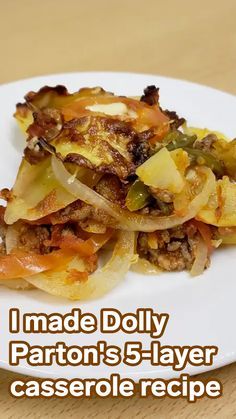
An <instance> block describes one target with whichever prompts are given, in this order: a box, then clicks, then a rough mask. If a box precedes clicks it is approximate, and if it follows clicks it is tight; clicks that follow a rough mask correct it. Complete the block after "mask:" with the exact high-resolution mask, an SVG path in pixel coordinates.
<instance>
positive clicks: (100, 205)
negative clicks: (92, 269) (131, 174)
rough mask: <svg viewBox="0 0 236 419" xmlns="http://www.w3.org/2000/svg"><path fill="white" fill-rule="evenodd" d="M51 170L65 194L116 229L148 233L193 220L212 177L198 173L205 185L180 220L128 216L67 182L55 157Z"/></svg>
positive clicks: (205, 171)
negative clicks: (104, 217)
mask: <svg viewBox="0 0 236 419" xmlns="http://www.w3.org/2000/svg"><path fill="white" fill-rule="evenodd" d="M52 169H53V172H54V175H55V177H56V178H57V180H58V181H59V182H60V184H61V185H62V186H63V187H64V188H65V189H66V190H67V191H68V192H70V193H71V194H72V195H74V196H75V197H76V198H77V199H80V200H81V201H83V202H86V203H87V204H89V205H92V206H93V207H94V208H96V209H99V210H103V211H105V212H106V213H107V214H109V215H110V216H111V217H113V218H114V219H116V220H117V221H118V223H117V228H119V229H123V230H131V231H143V232H152V231H155V230H166V229H168V228H172V227H176V226H177V225H180V224H183V223H184V222H186V221H188V220H190V219H191V218H194V217H195V216H196V215H197V213H198V212H199V211H200V210H201V208H203V207H204V206H205V205H206V204H207V202H208V199H209V196H210V194H211V193H212V191H213V189H214V186H215V176H214V174H213V172H212V171H211V169H209V168H208V167H202V168H201V169H199V170H201V173H202V174H203V175H205V178H206V179H205V183H204V185H203V188H202V191H201V192H200V193H199V194H198V195H197V196H195V198H193V200H192V201H191V202H190V204H189V207H188V209H187V212H186V215H184V216H182V217H180V216H177V215H170V216H168V217H154V216H148V215H141V214H134V213H130V212H129V211H126V210H123V209H122V208H120V207H119V206H118V205H116V204H114V203H111V202H110V201H108V200H107V199H106V198H104V197H103V196H101V195H99V194H98V193H97V192H95V191H94V190H92V189H91V188H89V187H88V186H87V185H85V184H83V183H82V182H80V181H79V180H78V179H74V180H73V182H71V174H70V173H69V172H68V171H67V170H66V168H65V167H64V165H63V163H62V162H61V161H59V160H58V159H57V158H56V157H55V156H52Z"/></svg>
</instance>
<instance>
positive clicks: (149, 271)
mask: <svg viewBox="0 0 236 419" xmlns="http://www.w3.org/2000/svg"><path fill="white" fill-rule="evenodd" d="M131 271H132V272H135V273H138V274H144V275H158V274H160V273H161V272H162V271H161V269H160V268H158V266H156V265H153V263H151V262H149V260H147V259H143V258H138V260H137V262H136V263H134V264H133V265H132V266H131Z"/></svg>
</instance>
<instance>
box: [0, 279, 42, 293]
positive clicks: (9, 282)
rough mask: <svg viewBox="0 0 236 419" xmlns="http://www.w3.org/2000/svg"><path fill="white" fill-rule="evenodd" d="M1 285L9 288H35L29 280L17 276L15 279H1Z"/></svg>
mask: <svg viewBox="0 0 236 419" xmlns="http://www.w3.org/2000/svg"><path fill="white" fill-rule="evenodd" d="M0 285H3V286H5V287H7V288H10V289H13V290H24V291H25V290H31V289H33V288H34V286H33V285H31V284H30V283H29V282H27V281H26V280H25V279H23V278H15V279H0Z"/></svg>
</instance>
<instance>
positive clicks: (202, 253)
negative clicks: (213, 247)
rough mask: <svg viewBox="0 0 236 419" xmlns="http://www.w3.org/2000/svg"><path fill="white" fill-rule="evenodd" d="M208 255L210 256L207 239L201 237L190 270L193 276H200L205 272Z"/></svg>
mask: <svg viewBox="0 0 236 419" xmlns="http://www.w3.org/2000/svg"><path fill="white" fill-rule="evenodd" d="M207 257H208V247H207V245H206V243H205V241H204V240H203V239H202V238H201V237H199V239H198V243H197V248H196V257H195V260H194V262H193V266H192V269H191V271H190V274H191V275H192V276H198V275H201V274H202V273H203V271H204V269H205V267H206V263H207Z"/></svg>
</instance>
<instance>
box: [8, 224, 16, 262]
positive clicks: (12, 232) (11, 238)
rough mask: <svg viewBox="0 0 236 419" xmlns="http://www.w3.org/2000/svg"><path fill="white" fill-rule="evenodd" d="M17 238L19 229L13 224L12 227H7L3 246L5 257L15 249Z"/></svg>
mask: <svg viewBox="0 0 236 419" xmlns="http://www.w3.org/2000/svg"><path fill="white" fill-rule="evenodd" d="M18 237H19V229H18V228H17V227H16V225H15V224H13V225H10V226H8V227H7V230H6V237H5V246H6V253H7V255H9V253H11V251H12V250H13V249H17V247H18Z"/></svg>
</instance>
